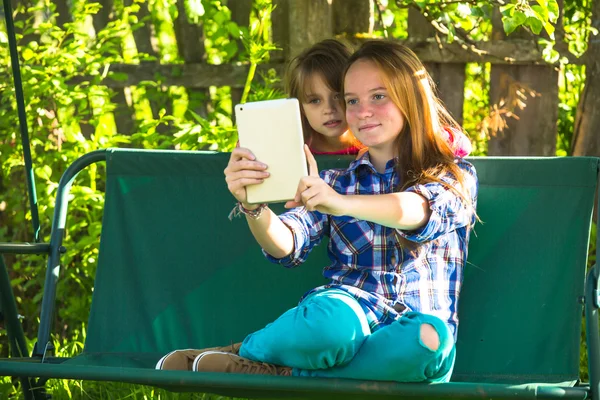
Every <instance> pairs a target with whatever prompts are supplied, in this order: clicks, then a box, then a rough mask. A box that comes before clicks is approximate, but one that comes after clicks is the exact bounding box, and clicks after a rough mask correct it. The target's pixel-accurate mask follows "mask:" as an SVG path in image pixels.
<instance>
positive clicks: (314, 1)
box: [288, 0, 333, 57]
mask: <svg viewBox="0 0 600 400" xmlns="http://www.w3.org/2000/svg"><path fill="white" fill-rule="evenodd" d="M288 7H289V24H288V35H289V36H288V38H289V39H288V40H289V41H288V46H289V53H288V55H289V57H294V56H296V55H297V54H299V53H300V52H302V50H304V49H305V48H307V47H309V46H311V45H313V44H315V43H317V42H319V41H321V40H323V39H327V38H330V37H332V36H333V12H332V5H331V0H290V1H289V5H288Z"/></svg>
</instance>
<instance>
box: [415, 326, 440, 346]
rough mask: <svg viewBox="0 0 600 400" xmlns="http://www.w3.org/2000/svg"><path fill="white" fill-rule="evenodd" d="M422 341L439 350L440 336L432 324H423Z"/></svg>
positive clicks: (425, 344)
mask: <svg viewBox="0 0 600 400" xmlns="http://www.w3.org/2000/svg"><path fill="white" fill-rule="evenodd" d="M420 337H421V343H422V344H423V346H425V347H427V348H428V349H429V350H432V351H437V349H439V348H440V336H439V335H438V333H437V331H436V330H435V328H434V327H433V325H430V324H421V331H420Z"/></svg>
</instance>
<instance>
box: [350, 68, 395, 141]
mask: <svg viewBox="0 0 600 400" xmlns="http://www.w3.org/2000/svg"><path fill="white" fill-rule="evenodd" d="M344 101H345V102H346V119H347V121H348V125H349V127H350V130H351V131H352V132H353V133H354V135H355V136H356V138H357V139H358V140H360V141H361V143H363V144H364V145H365V146H367V147H369V149H371V150H381V151H383V152H385V153H390V152H393V150H394V140H395V139H396V138H397V137H398V135H399V134H400V132H401V131H402V129H403V128H404V124H405V119H404V116H403V115H402V112H401V111H400V109H399V108H398V107H397V106H396V105H395V104H394V102H392V100H391V98H390V97H389V95H388V90H387V89H386V88H385V86H384V84H383V81H382V79H381V72H380V71H379V68H378V67H377V66H376V65H375V63H373V62H372V61H369V60H358V61H356V62H355V63H354V64H352V66H351V67H350V68H349V69H348V72H347V73H346V78H345V81H344Z"/></svg>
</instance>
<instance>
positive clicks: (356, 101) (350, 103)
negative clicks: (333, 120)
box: [346, 99, 358, 106]
mask: <svg viewBox="0 0 600 400" xmlns="http://www.w3.org/2000/svg"><path fill="white" fill-rule="evenodd" d="M357 103H358V100H356V99H348V100H346V104H348V105H349V106H352V105H355V104H357Z"/></svg>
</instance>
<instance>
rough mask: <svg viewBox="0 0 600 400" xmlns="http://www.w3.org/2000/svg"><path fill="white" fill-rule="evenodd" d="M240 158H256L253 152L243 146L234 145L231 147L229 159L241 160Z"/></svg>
mask: <svg viewBox="0 0 600 400" xmlns="http://www.w3.org/2000/svg"><path fill="white" fill-rule="evenodd" d="M242 158H246V159H248V160H256V157H255V156H254V153H252V152H251V151H250V150H248V149H247V148H245V147H236V148H235V149H233V151H232V152H231V159H232V160H236V161H237V160H241V159H242Z"/></svg>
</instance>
